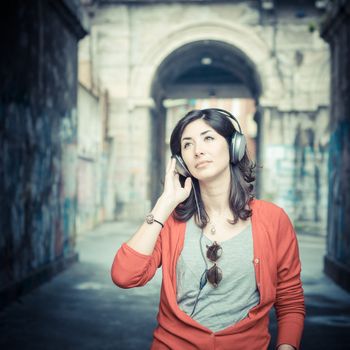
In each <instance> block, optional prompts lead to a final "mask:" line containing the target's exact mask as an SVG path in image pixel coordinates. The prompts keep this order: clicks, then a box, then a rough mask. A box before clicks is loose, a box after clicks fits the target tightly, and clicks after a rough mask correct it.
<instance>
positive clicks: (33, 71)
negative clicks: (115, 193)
mask: <svg viewBox="0 0 350 350" xmlns="http://www.w3.org/2000/svg"><path fill="white" fill-rule="evenodd" d="M83 18H84V17H83V12H82V9H81V7H80V2H79V1H64V0H60V1H46V0H36V1H21V0H14V1H11V2H2V3H1V5H0V28H1V33H3V36H2V38H3V40H2V42H1V47H2V53H1V55H0V78H1V86H0V141H1V143H0V154H1V157H0V232H1V234H0V308H1V307H2V306H3V305H4V304H7V303H8V302H9V301H10V300H13V299H15V298H16V297H18V295H19V294H21V293H23V292H27V291H29V290H31V289H33V288H34V287H35V286H37V285H38V284H40V283H42V281H44V280H47V279H48V278H50V277H51V276H52V275H53V274H55V273H57V272H58V271H60V270H62V269H63V268H64V267H66V266H68V265H69V264H70V263H72V262H74V261H76V260H77V253H76V251H75V239H76V226H75V219H76V212H77V183H76V168H77V62H78V60H77V43H78V40H79V39H80V38H82V37H83V36H84V35H85V34H86V30H85V26H84V25H83V24H82V23H83Z"/></svg>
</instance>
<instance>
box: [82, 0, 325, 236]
mask: <svg viewBox="0 0 350 350" xmlns="http://www.w3.org/2000/svg"><path fill="white" fill-rule="evenodd" d="M267 3H268V4H267ZM278 3H280V4H278ZM317 3H318V7H315V2H314V1H305V2H303V5H297V4H294V3H293V2H273V1H116V0H115V1H112V0H109V1H103V0H100V1H92V0H90V1H88V0H86V1H85V5H86V9H87V11H88V12H89V13H90V19H91V33H90V36H89V39H87V40H90V43H91V55H90V64H91V67H92V72H93V73H92V78H93V80H94V81H95V82H98V84H101V86H103V88H105V89H107V90H108V92H109V97H110V100H109V124H108V136H109V137H110V139H111V153H110V156H109V161H108V163H109V164H108V169H109V170H108V179H107V199H106V215H107V217H109V218H112V217H117V218H129V219H130V218H142V217H143V215H144V214H145V213H146V212H147V211H148V210H149V209H150V208H151V205H152V202H154V200H155V198H156V197H157V196H158V195H159V193H160V191H161V181H162V177H163V174H164V167H165V164H166V154H167V149H166V147H165V144H166V117H167V113H169V111H168V109H169V108H167V107H166V106H165V103H164V101H165V100H172V99H173V100H175V99H181V98H182V99H191V98H192V99H193V98H211V97H212V96H215V97H216V98H250V99H252V100H253V101H254V104H255V110H256V112H255V116H254V120H255V121H256V123H257V137H256V139H255V141H256V149H257V162H258V164H259V165H262V166H263V168H261V169H260V170H259V172H258V180H257V188H258V192H259V197H260V198H263V199H264V198H265V199H267V200H272V201H273V202H275V203H277V204H279V205H281V206H283V207H284V208H285V209H286V210H287V212H288V213H289V214H290V215H291V216H292V218H293V219H294V220H296V223H297V226H298V225H303V227H304V228H306V227H307V229H309V230H310V231H312V232H315V233H318V234H320V233H321V234H325V227H326V220H327V190H328V183H327V162H328V159H327V154H328V153H327V149H328V140H329V118H328V113H329V112H328V106H329V49H328V45H327V44H326V43H325V41H324V40H323V39H322V38H321V37H320V35H319V32H318V23H319V20H320V17H321V16H322V15H323V13H324V7H323V5H322V2H317ZM208 62H209V64H208ZM203 77H208V79H203ZM215 77H216V80H215ZM179 117H180V115H179Z"/></svg>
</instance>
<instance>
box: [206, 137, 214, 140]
mask: <svg viewBox="0 0 350 350" xmlns="http://www.w3.org/2000/svg"><path fill="white" fill-rule="evenodd" d="M205 140H210V141H211V140H214V137H211V136H206V137H205Z"/></svg>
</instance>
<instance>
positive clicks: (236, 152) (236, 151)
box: [231, 131, 247, 165]
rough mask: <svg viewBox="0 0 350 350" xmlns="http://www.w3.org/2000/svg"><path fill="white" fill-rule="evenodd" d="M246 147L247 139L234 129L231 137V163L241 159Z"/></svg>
mask: <svg viewBox="0 0 350 350" xmlns="http://www.w3.org/2000/svg"><path fill="white" fill-rule="evenodd" d="M246 147H247V141H246V139H245V136H244V135H243V134H241V133H239V132H238V131H236V132H235V134H234V136H233V138H232V153H231V154H232V160H231V163H233V165H235V164H237V163H239V162H240V161H241V160H242V158H243V156H244V153H245V150H246Z"/></svg>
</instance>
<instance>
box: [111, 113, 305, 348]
mask: <svg viewBox="0 0 350 350" xmlns="http://www.w3.org/2000/svg"><path fill="white" fill-rule="evenodd" d="M230 118H233V119H234V117H233V116H232V115H231V114H229V113H228V112H226V111H224V110H220V109H214V108H211V109H204V110H194V111H191V112H189V113H188V114H187V115H186V116H184V117H183V118H182V119H181V120H180V121H179V122H178V124H177V125H176V127H175V129H174V131H173V133H172V135H171V140H170V146H171V151H172V154H173V157H172V159H171V160H170V161H169V163H168V166H167V169H166V175H165V183H164V191H163V193H162V195H161V196H160V197H159V199H158V201H157V203H156V205H155V207H154V208H153V209H152V211H151V213H150V214H149V215H147V217H146V220H145V222H144V223H143V224H142V226H141V227H140V228H139V230H138V231H137V232H136V233H135V234H134V235H133V236H132V237H131V238H130V240H129V241H128V242H126V243H123V245H122V246H121V247H120V249H119V250H118V252H117V254H116V257H115V259H114V262H113V265H112V271H111V274H112V279H113V281H114V283H115V284H117V285H118V286H120V287H122V288H132V287H137V286H142V285H144V284H146V283H147V282H148V281H149V280H150V279H151V278H152V277H153V276H154V274H155V272H156V270H157V268H158V267H160V266H162V272H163V283H162V289H161V297H160V304H159V313H158V327H157V328H156V330H155V331H154V340H153V344H152V349H154V350H158V349H159V350H161V349H183V350H187V349H188V350H190V349H220V350H232V349H235V350H248V349H250V350H264V349H267V348H268V345H269V342H270V334H269V331H268V324H269V310H270V309H271V307H272V306H274V307H275V310H276V315H277V322H278V337H277V344H276V348H277V349H278V350H291V349H298V348H299V345H300V339H301V335H302V331H303V325H304V317H305V307H304V296H303V289H302V284H301V280H300V271H301V266H300V260H299V253H298V244H297V239H296V235H295V232H294V230H293V226H292V224H291V222H290V220H289V218H288V216H287V215H286V213H285V212H284V210H283V209H281V208H280V207H278V206H277V205H275V204H272V203H269V202H266V201H263V200H258V199H255V198H254V195H253V185H252V184H251V182H253V181H254V180H255V177H254V175H253V170H254V167H255V165H254V164H253V163H252V162H251V161H250V160H249V158H248V155H247V152H246V144H245V139H244V136H243V135H242V134H241V132H239V131H237V130H236V129H235V128H234V126H233V123H232V120H231V119H230ZM237 124H238V122H237ZM238 126H239V124H238ZM239 129H240V127H239ZM179 162H180V163H182V164H183V166H181V164H180V163H179Z"/></svg>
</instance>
